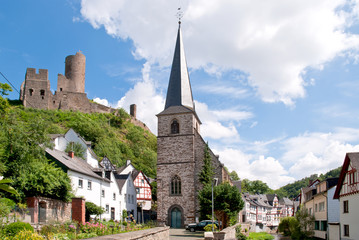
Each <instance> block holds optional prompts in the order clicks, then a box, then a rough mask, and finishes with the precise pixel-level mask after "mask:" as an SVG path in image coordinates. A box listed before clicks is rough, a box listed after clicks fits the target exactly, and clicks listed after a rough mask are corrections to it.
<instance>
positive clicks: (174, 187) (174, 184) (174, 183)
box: [171, 175, 181, 195]
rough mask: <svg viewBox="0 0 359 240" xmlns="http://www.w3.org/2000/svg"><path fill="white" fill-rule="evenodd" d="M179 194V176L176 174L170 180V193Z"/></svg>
mask: <svg viewBox="0 0 359 240" xmlns="http://www.w3.org/2000/svg"><path fill="white" fill-rule="evenodd" d="M180 194H181V178H180V177H179V176H177V175H176V176H174V177H173V178H172V180H171V195H180Z"/></svg>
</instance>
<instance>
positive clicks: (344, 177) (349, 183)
mask: <svg viewBox="0 0 359 240" xmlns="http://www.w3.org/2000/svg"><path fill="white" fill-rule="evenodd" d="M358 167H359V153H347V154H346V155H345V159H344V163H343V166H342V169H341V171H340V175H339V180H338V185H337V188H336V190H335V193H334V199H339V198H340V197H341V196H345V195H349V194H354V193H358V192H359V189H358V177H359V176H358V171H357V169H358Z"/></svg>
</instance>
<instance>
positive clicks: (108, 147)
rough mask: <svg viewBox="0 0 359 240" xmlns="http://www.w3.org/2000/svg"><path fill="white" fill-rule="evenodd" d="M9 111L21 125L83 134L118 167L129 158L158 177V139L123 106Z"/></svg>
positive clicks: (15, 109) (98, 153) (96, 149)
mask: <svg viewBox="0 0 359 240" xmlns="http://www.w3.org/2000/svg"><path fill="white" fill-rule="evenodd" d="M8 115H9V116H11V117H12V118H15V119H16V121H17V124H18V125H26V124H28V123H30V122H37V123H38V124H41V125H43V126H44V127H45V132H46V133H47V134H64V133H66V132H67V131H68V130H69V129H70V128H72V129H74V130H75V132H77V133H78V134H80V135H81V136H82V137H83V138H84V139H85V140H86V141H91V146H92V149H93V150H94V152H95V153H96V155H97V156H98V157H99V160H101V159H102V158H103V157H104V156H107V157H108V158H109V159H110V160H111V162H112V163H113V164H115V165H116V166H117V167H120V166H124V165H125V164H126V160H127V159H130V160H131V162H132V164H133V165H134V166H135V167H136V168H137V169H138V170H142V171H143V172H144V173H145V174H146V175H147V176H149V177H152V178H155V176H156V161H157V139H156V136H155V135H153V134H152V133H151V132H149V131H145V130H144V129H143V128H141V127H137V126H135V125H133V124H132V123H131V122H130V121H129V120H130V115H129V114H128V113H127V112H126V111H125V110H123V109H119V110H118V111H116V112H115V113H111V114H110V113H81V112H77V111H76V112H75V111H61V110H39V109H32V108H24V107H23V106H22V105H20V104H17V105H16V106H14V104H13V106H12V108H11V109H10V110H9V112H8Z"/></svg>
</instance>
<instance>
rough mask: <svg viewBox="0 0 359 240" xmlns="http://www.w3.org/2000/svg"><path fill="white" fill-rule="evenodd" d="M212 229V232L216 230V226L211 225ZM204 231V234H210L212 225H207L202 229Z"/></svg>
mask: <svg viewBox="0 0 359 240" xmlns="http://www.w3.org/2000/svg"><path fill="white" fill-rule="evenodd" d="M213 229H214V231H216V230H217V225H216V224H213ZM204 231H206V232H212V224H208V225H207V226H205V227H204Z"/></svg>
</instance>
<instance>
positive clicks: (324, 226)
mask: <svg viewBox="0 0 359 240" xmlns="http://www.w3.org/2000/svg"><path fill="white" fill-rule="evenodd" d="M327 226H328V222H327V221H322V222H321V224H320V230H321V231H327Z"/></svg>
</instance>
